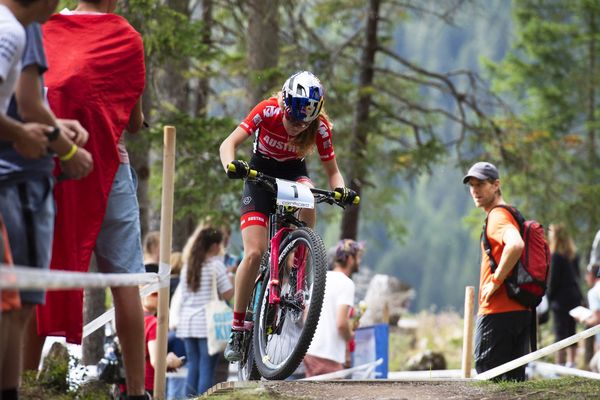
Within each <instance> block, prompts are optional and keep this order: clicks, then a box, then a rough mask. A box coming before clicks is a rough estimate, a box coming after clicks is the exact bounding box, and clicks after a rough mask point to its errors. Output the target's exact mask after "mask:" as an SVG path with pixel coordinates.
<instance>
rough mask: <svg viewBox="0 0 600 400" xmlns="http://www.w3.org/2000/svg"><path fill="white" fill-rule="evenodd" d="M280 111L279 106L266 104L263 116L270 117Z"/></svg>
mask: <svg viewBox="0 0 600 400" xmlns="http://www.w3.org/2000/svg"><path fill="white" fill-rule="evenodd" d="M280 112H281V108H280V107H276V106H266V107H265V109H264V110H263V115H264V116H265V118H271V117H273V116H275V115H278V114H279V113H280Z"/></svg>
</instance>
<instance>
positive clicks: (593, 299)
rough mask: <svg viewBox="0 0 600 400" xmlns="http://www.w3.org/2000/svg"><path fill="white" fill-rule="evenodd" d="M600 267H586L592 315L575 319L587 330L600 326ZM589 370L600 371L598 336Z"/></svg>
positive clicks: (599, 335)
mask: <svg viewBox="0 0 600 400" xmlns="http://www.w3.org/2000/svg"><path fill="white" fill-rule="evenodd" d="M599 269H600V265H598V264H592V263H590V264H589V265H588V266H587V271H586V276H585V280H586V282H587V284H588V286H589V287H590V289H589V290H588V293H587V297H588V305H589V308H590V310H591V311H592V314H591V315H590V316H588V317H586V318H581V317H575V319H577V320H578V321H579V322H581V323H582V324H584V325H585V326H586V327H587V328H590V327H592V326H595V325H598V324H600V277H599V276H598V270H599ZM589 367H590V369H591V370H592V371H593V372H599V371H600V334H597V335H596V340H595V341H594V356H593V357H592V359H591V360H590V364H589Z"/></svg>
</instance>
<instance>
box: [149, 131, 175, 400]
mask: <svg viewBox="0 0 600 400" xmlns="http://www.w3.org/2000/svg"><path fill="white" fill-rule="evenodd" d="M174 176H175V127H173V126H165V129H164V151H163V187H162V203H161V204H162V205H161V213H160V265H159V270H158V273H159V275H160V277H161V281H160V289H159V291H158V315H157V325H158V329H157V332H156V344H157V353H158V354H157V355H156V368H155V369H154V398H155V399H157V400H163V399H164V398H165V383H166V374H167V365H166V361H167V334H168V327H169V283H170V275H171V265H170V264H169V259H170V258H171V239H172V235H173V191H174V182H173V181H174Z"/></svg>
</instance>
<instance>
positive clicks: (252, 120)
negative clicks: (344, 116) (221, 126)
mask: <svg viewBox="0 0 600 400" xmlns="http://www.w3.org/2000/svg"><path fill="white" fill-rule="evenodd" d="M319 118H321V117H319ZM320 122H321V124H320V125H319V129H318V130H317V135H316V136H315V144H316V145H317V150H318V151H319V156H320V157H321V161H329V160H333V159H334V158H335V153H334V152H333V142H332V141H331V129H330V128H329V126H328V124H327V123H326V122H325V120H324V119H323V118H321V120H320ZM240 127H241V128H242V129H243V130H245V131H246V132H248V135H252V134H254V135H255V137H256V139H255V141H254V152H255V153H259V154H261V155H263V156H265V157H268V158H272V159H275V160H277V161H287V160H293V159H298V158H302V157H300V156H299V155H298V151H297V149H296V146H295V145H294V144H293V143H292V142H291V137H290V135H288V133H287V131H286V130H285V127H284V126H283V112H282V110H281V107H279V103H278V102H277V98H276V97H271V98H270V99H268V100H264V101H261V102H260V103H258V105H257V106H256V107H254V108H253V109H252V111H250V114H248V116H247V117H246V119H244V121H242V123H241V124H240Z"/></svg>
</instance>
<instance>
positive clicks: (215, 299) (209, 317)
mask: <svg viewBox="0 0 600 400" xmlns="http://www.w3.org/2000/svg"><path fill="white" fill-rule="evenodd" d="M204 313H205V315H206V329H207V337H206V342H207V345H208V354H210V355H211V356H212V355H214V354H217V353H221V352H222V351H224V350H225V347H226V346H227V341H228V340H229V332H230V331H231V322H232V321H233V310H232V309H231V307H229V305H228V304H227V303H226V302H225V301H223V300H219V293H218V292H217V271H215V272H214V274H213V279H212V295H211V300H210V301H209V302H208V303H207V304H206V305H205V306H204Z"/></svg>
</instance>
